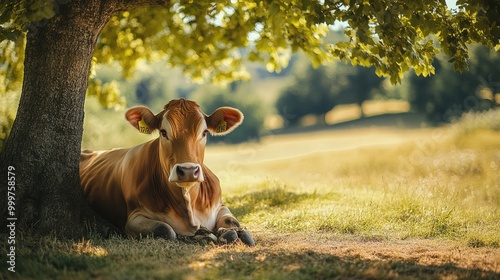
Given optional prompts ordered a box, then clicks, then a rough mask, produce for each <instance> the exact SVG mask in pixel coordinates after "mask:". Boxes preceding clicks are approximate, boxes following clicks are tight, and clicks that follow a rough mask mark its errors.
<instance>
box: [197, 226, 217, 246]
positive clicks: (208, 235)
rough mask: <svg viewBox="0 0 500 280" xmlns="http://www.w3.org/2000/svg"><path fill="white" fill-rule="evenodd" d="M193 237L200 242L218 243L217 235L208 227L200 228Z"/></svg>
mask: <svg viewBox="0 0 500 280" xmlns="http://www.w3.org/2000/svg"><path fill="white" fill-rule="evenodd" d="M193 239H194V240H195V241H196V242H197V243H200V244H203V245H207V244H211V243H217V237H215V235H214V234H213V233H212V232H211V231H210V230H208V229H207V228H203V227H202V228H200V229H199V230H197V231H196V232H195V233H194V237H193Z"/></svg>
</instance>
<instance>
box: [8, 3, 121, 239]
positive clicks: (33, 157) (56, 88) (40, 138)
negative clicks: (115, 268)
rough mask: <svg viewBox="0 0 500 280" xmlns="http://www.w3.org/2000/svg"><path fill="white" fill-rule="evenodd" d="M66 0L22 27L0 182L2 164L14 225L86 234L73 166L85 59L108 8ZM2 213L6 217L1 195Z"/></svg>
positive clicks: (79, 132)
mask: <svg viewBox="0 0 500 280" xmlns="http://www.w3.org/2000/svg"><path fill="white" fill-rule="evenodd" d="M66 2H67V3H66V4H62V5H60V6H58V7H57V9H56V13H57V14H56V15H55V16H54V17H52V18H50V19H49V20H46V21H43V22H38V23H32V24H31V26H30V28H29V31H28V34H27V43H26V56H25V62H24V81H23V89H22V95H21V100H20V103H19V108H18V112H17V117H16V120H15V122H14V125H13V127H12V131H11V134H10V137H9V139H8V141H7V143H6V146H5V149H4V151H3V153H2V155H0V166H1V170H0V172H1V175H0V178H1V180H2V185H4V182H7V171H8V167H9V166H12V167H13V168H15V170H14V171H13V172H14V174H15V175H14V177H15V187H16V188H15V191H14V197H15V212H14V214H15V217H17V221H16V230H21V231H29V232H34V233H37V234H42V235H45V234H54V233H55V234H57V236H61V237H76V236H81V234H83V232H84V231H85V226H84V223H83V222H82V219H83V218H84V217H83V216H84V215H85V213H87V211H86V209H87V206H86V203H85V201H84V198H83V194H82V191H81V188H80V179H79V172H78V168H79V155H80V146H81V139H82V132H83V117H84V103H85V93H86V89H87V83H88V77H89V69H90V63H91V61H92V54H93V51H94V48H95V45H96V41H97V38H98V35H99V33H100V31H101V30H102V28H103V27H104V25H105V24H106V22H108V20H109V19H110V17H111V16H112V14H113V13H114V11H115V6H113V4H112V3H111V4H110V3H109V2H110V1H98V0H96V1H88V0H87V1H85V0H80V1H66ZM2 192H4V193H6V189H3V190H2ZM9 195H11V194H9ZM1 211H2V213H3V214H4V215H3V217H9V214H11V213H8V212H7V205H6V196H4V195H2V206H1ZM10 217H12V216H10ZM5 230H6V229H5V227H4V228H3V229H2V231H3V232H5Z"/></svg>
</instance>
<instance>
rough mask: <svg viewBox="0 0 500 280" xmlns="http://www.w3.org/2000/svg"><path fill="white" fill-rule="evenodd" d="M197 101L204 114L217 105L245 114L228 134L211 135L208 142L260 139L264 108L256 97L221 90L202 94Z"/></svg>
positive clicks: (237, 141) (217, 106) (236, 141)
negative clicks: (239, 123) (238, 125)
mask: <svg viewBox="0 0 500 280" xmlns="http://www.w3.org/2000/svg"><path fill="white" fill-rule="evenodd" d="M197 101H198V103H199V104H200V106H201V109H202V110H203V111H204V112H205V113H206V114H211V113H212V112H213V111H215V109H217V108H219V107H222V106H229V107H234V108H237V109H239V110H240V111H241V112H242V113H243V115H244V116H245V119H244V120H243V123H242V124H241V125H240V127H238V128H237V129H236V130H234V131H233V132H231V133H229V134H228V135H225V136H222V137H211V138H210V139H209V142H210V143H215V142H226V143H241V142H245V141H258V140H260V138H261V136H262V134H263V132H264V118H265V109H264V108H263V106H262V104H261V103H259V102H258V100H257V99H255V98H252V97H250V96H249V95H245V94H240V93H234V92H224V91H221V92H217V93H207V94H203V95H201V97H200V98H199V99H198V100H197Z"/></svg>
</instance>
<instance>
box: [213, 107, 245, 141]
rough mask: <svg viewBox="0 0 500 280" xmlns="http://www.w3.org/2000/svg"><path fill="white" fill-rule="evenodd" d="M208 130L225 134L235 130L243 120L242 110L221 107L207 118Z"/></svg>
mask: <svg viewBox="0 0 500 280" xmlns="http://www.w3.org/2000/svg"><path fill="white" fill-rule="evenodd" d="M206 120H207V127H208V130H209V131H210V133H211V134H212V135H225V134H228V133H229V132H231V131H233V130H234V129H235V128H236V127H238V125H240V123H241V122H242V121H243V114H242V113H241V111H240V110H238V109H235V108H231V107H220V108H219V109H217V110H215V111H214V112H213V113H212V114H211V115H210V116H208V117H207V118H206Z"/></svg>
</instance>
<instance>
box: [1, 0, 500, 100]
mask: <svg viewBox="0 0 500 280" xmlns="http://www.w3.org/2000/svg"><path fill="white" fill-rule="evenodd" d="M67 2H69V0H66V1H56V0H24V1H16V2H14V1H12V2H10V3H8V4H4V5H2V7H1V8H0V9H1V10H0V12H1V14H2V16H1V17H0V26H1V27H0V40H1V41H2V42H1V49H2V56H1V61H0V63H1V64H2V65H3V67H2V72H4V73H3V76H5V79H6V80H7V82H5V81H4V85H3V87H4V88H3V91H5V90H6V89H8V88H9V87H10V88H12V87H16V86H19V81H20V79H21V77H22V75H21V74H20V71H21V70H22V67H21V66H20V65H21V62H22V60H23V48H24V36H25V34H26V30H27V28H28V26H29V24H34V25H35V27H36V25H43V24H44V21H45V20H46V19H49V18H51V17H53V16H54V15H55V14H57V13H58V11H59V6H60V5H63V4H66V3H67ZM123 2H124V3H127V2H128V1H123ZM140 2H141V3H142V2H143V3H142V5H141V4H137V3H136V4H135V5H136V6H138V7H137V8H134V9H131V10H127V7H128V6H127V5H126V4H123V7H122V8H119V9H118V10H122V11H121V12H119V13H118V14H116V15H115V16H113V17H112V18H111V20H110V21H109V22H108V24H107V26H106V27H105V28H104V30H103V31H102V32H101V35H100V38H99V40H98V42H97V47H96V50H95V53H94V58H95V61H96V62H100V63H105V62H112V61H116V62H118V63H120V65H121V66H122V67H123V70H124V73H125V74H129V73H131V70H132V69H133V68H134V65H135V63H136V62H137V60H138V59H154V58H157V57H161V56H167V57H168V61H169V63H170V64H172V65H175V66H180V67H183V69H184V71H185V73H186V74H188V75H190V76H191V77H192V78H193V79H195V80H200V79H209V80H210V81H214V82H224V81H228V80H232V79H244V78H246V77H247V73H246V72H245V69H244V64H243V62H244V61H246V60H249V61H260V62H263V63H265V64H266V66H267V69H268V70H270V71H279V70H280V69H281V68H282V67H283V66H286V64H287V62H288V59H289V56H290V51H292V52H295V51H302V52H303V53H304V54H305V55H306V56H307V57H308V58H309V59H310V60H311V61H312V62H313V64H314V65H315V66H318V65H319V64H321V63H324V62H326V61H330V60H332V59H335V58H338V59H342V60H346V61H350V62H351V63H352V64H354V65H357V64H359V65H362V66H374V67H375V71H376V73H377V74H378V75H379V76H384V77H390V79H391V81H392V82H393V83H396V82H399V81H400V80H401V78H402V75H403V73H404V72H406V71H408V70H409V69H415V72H416V73H417V74H418V75H424V76H427V75H429V74H433V73H434V67H433V66H432V62H433V59H434V57H435V55H436V54H437V53H439V52H443V53H445V54H447V55H448V56H449V57H450V62H452V63H453V64H454V66H455V68H456V69H458V70H464V69H466V68H467V59H468V52H467V49H468V44H469V43H472V42H478V43H481V44H483V45H486V46H488V47H489V48H494V49H495V50H499V49H500V41H499V40H500V25H499V24H498V18H500V4H499V3H500V1H498V0H493V1H492V0H479V1H466V0H460V1H457V9H456V10H453V11H451V10H449V9H448V8H447V6H446V3H445V1H444V0H423V1H406V0H396V1H394V0H391V1H388V0H377V1H367V0H323V1H302V0H291V1H261V0H253V1H231V0H229V1H228V0H226V1H216V2H214V1H206V0H203V1H186V0H180V1H146V0H145V1H140ZM144 4H147V5H144ZM159 4H161V7H155V8H152V7H150V6H149V5H159ZM129 6H131V5H129ZM339 21H341V22H345V23H347V24H348V26H349V28H347V29H346V31H345V33H346V35H347V36H348V40H345V41H342V42H336V43H328V42H325V40H323V39H324V37H325V35H326V33H327V31H328V29H329V27H331V26H332V25H334V24H335V23H336V22H339ZM35 29H36V28H35ZM430 35H434V36H435V37H436V38H437V42H438V44H437V45H436V44H435V43H434V41H432V40H430V39H429V36H430ZM5 84H6V85H5ZM90 88H91V89H93V91H91V92H93V93H94V94H96V95H99V94H108V95H109V94H110V93H109V92H108V91H106V90H105V89H104V91H103V88H102V87H99V85H94V86H93V87H90Z"/></svg>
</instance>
